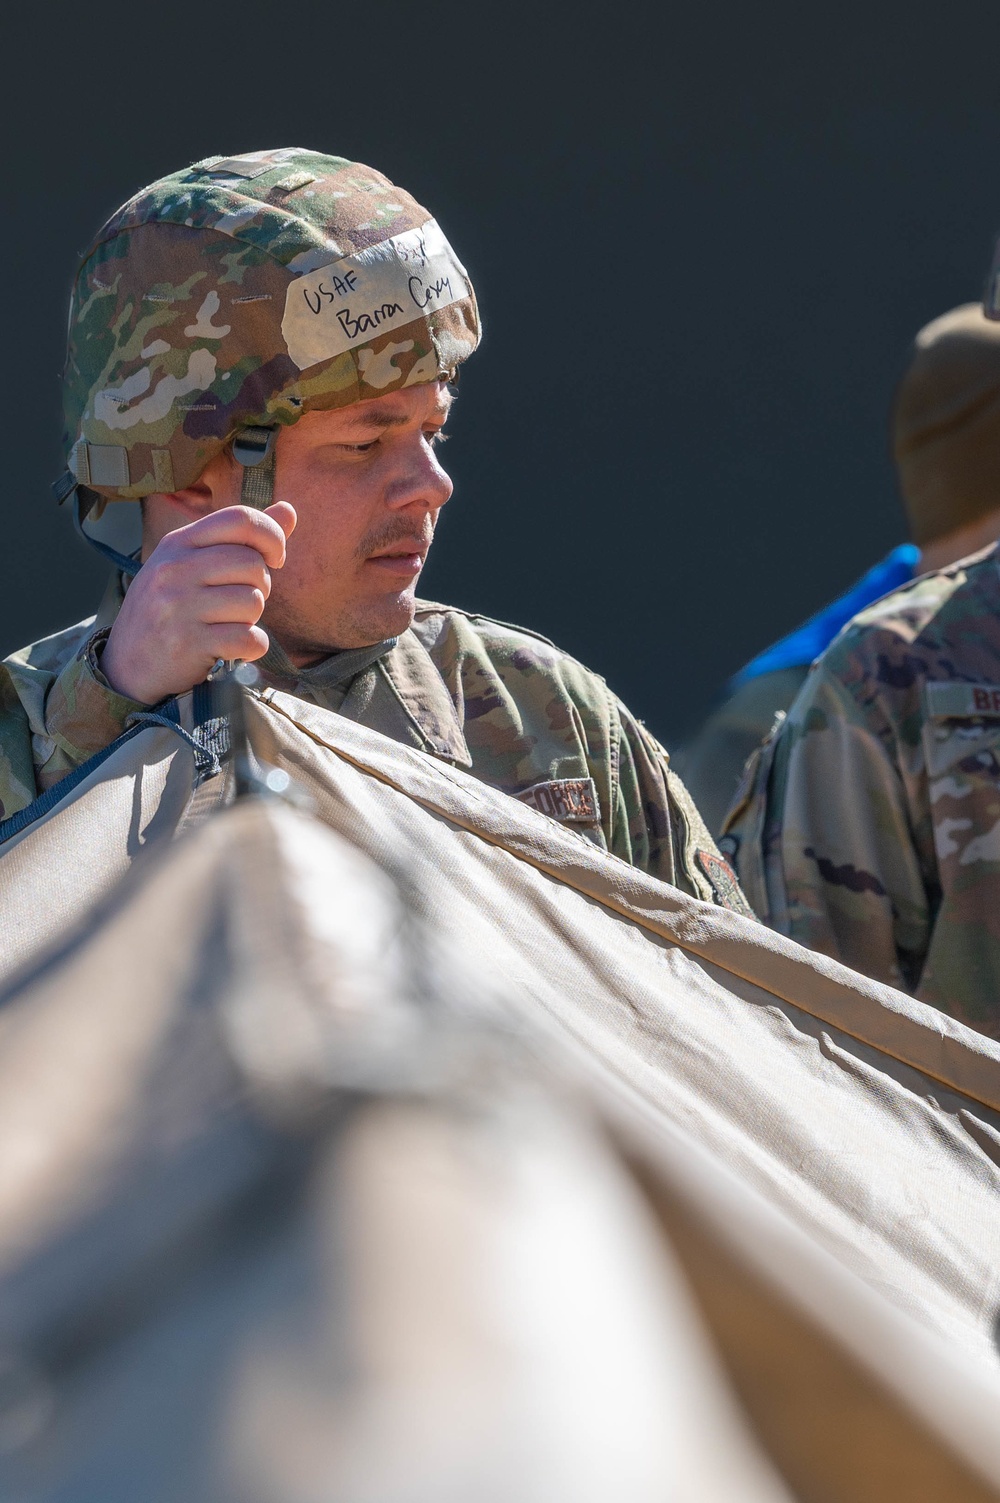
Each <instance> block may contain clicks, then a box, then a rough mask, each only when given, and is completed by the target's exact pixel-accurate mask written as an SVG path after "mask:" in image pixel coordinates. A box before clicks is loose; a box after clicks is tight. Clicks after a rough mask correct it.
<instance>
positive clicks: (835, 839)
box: [722, 662, 929, 991]
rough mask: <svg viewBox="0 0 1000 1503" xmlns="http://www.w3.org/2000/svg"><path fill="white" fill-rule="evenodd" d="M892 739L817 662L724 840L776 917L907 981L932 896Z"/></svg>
mask: <svg viewBox="0 0 1000 1503" xmlns="http://www.w3.org/2000/svg"><path fill="white" fill-rule="evenodd" d="M894 739H895V738H894V732H893V729H892V727H891V725H890V723H889V721H888V719H887V718H886V717H885V716H884V715H883V714H882V713H881V712H880V709H879V705H878V702H877V700H874V699H868V701H867V702H865V703H863V704H862V703H860V702H859V701H858V700H857V699H856V698H855V697H854V696H853V695H852V694H851V692H850V690H849V689H848V688H847V687H846V686H845V684H844V683H843V682H842V681H841V680H840V679H839V677H838V676H837V674H836V673H835V672H833V671H831V670H830V669H828V668H827V667H826V666H825V664H824V662H821V663H820V664H819V666H818V667H816V668H814V669H813V672H812V675H811V676H810V678H809V679H808V680H807V682H806V684H805V687H804V688H803V690H802V692H801V693H800V694H799V696H798V698H797V699H796V700H795V702H794V704H793V705H792V708H791V710H790V711H789V713H788V716H787V718H786V719H785V721H784V723H783V724H782V725H781V726H780V727H779V729H778V731H777V733H776V735H775V736H774V737H773V739H772V740H771V741H770V742H769V743H767V744H765V746H764V747H762V748H761V750H760V751H759V752H758V753H757V754H756V756H755V759H754V760H753V762H752V763H751V764H750V766H749V767H748V770H747V776H746V778H745V782H744V791H743V793H742V796H738V798H737V802H736V804H735V806H734V808H733V810H732V812H731V813H730V815H729V817H728V819H727V822H726V827H725V833H724V835H723V838H722V847H723V850H725V851H727V852H729V853H730V854H731V855H732V856H733V858H734V860H735V863H736V868H737V871H738V873H739V876H740V880H741V882H742V884H743V887H744V890H745V891H746V893H747V896H748V898H749V899H750V902H751V903H752V904H753V906H754V908H755V909H756V911H757V912H758V914H759V915H760V916H761V917H762V918H763V919H764V920H765V922H766V923H768V924H769V925H770V926H771V927H772V928H774V929H777V930H778V931H779V932H780V933H782V934H787V935H788V936H790V938H792V939H794V940H797V941H798V942H799V943H800V944H802V945H805V946H807V947H808V948H809V949H811V950H819V951H821V952H822V953H823V954H825V955H830V956H832V957H833V958H834V959H836V960H841V961H844V962H845V963H846V964H847V965H849V966H851V967H852V968H853V969H854V970H858V971H861V972H863V973H864V974H865V975H868V976H871V977H873V978H874V979H875V980H878V981H885V982H888V983H889V984H890V985H892V986H896V987H901V988H903V989H905V990H909V991H912V990H913V989H914V987H915V984H916V981H917V978H918V977H919V975H920V970H921V967H922V964H923V959H924V957H925V955H926V952H927V943H928V932H929V912H928V895H927V892H926V890H925V884H924V880H923V876H922V871H921V864H920V860H919V856H918V852H917V850H916V849H915V846H914V842H913V836H912V828H913V823H914V820H913V815H912V811H910V810H909V809H908V806H907V796H906V791H905V788H904V784H903V779H902V776H901V774H900V770H899V767H898V764H897V759H896V757H895V755H894Z"/></svg>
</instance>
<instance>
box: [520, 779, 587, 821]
mask: <svg viewBox="0 0 1000 1503" xmlns="http://www.w3.org/2000/svg"><path fill="white" fill-rule="evenodd" d="M514 797H515V798H516V799H517V800H518V802H519V803H522V804H530V805H531V807H532V808H533V809H537V810H538V812H539V814H547V815H548V816H549V818H550V819H558V820H559V821H560V822H561V823H562V824H566V825H598V824H600V822H601V801H600V799H599V798H598V796H597V789H596V787H595V786H594V780H593V778H553V779H552V780H551V781H550V782H547V783H534V784H532V786H531V787H530V788H525V790H524V792H523V793H517V794H515V795H514Z"/></svg>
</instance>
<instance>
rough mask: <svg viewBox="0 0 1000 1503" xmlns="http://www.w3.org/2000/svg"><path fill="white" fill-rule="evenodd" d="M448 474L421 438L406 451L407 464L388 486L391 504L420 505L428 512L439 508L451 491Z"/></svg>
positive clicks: (428, 445)
mask: <svg viewBox="0 0 1000 1503" xmlns="http://www.w3.org/2000/svg"><path fill="white" fill-rule="evenodd" d="M454 488H455V487H454V485H453V484H452V480H451V476H450V475H449V474H447V472H446V471H445V470H443V469H442V468H441V465H440V464H439V462H438V457H437V454H436V453H435V451H434V447H433V445H432V444H431V443H430V442H429V440H427V439H423V440H421V442H420V444H419V445H418V446H414V448H413V449H412V450H410V451H409V452H408V454H407V459H406V464H405V465H404V466H403V467H402V472H401V473H400V474H399V475H397V476H396V477H395V478H394V479H393V481H392V482H391V484H390V485H389V488H388V495H387V500H388V502H389V505H390V506H391V507H394V508H397V509H401V508H402V507H404V506H416V505H422V506H425V507H426V508H427V510H428V511H440V509H441V507H442V506H443V505H444V503H445V502H446V501H447V500H448V497H449V496H450V495H451V493H452V491H453V490H454Z"/></svg>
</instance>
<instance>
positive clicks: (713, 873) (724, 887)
mask: <svg viewBox="0 0 1000 1503" xmlns="http://www.w3.org/2000/svg"><path fill="white" fill-rule="evenodd" d="M697 858H698V865H699V866H700V867H701V869H702V871H703V872H704V873H705V876H706V877H707V878H708V880H709V882H710V884H711V887H712V891H713V893H714V894H715V900H716V902H717V903H719V904H721V906H722V907H723V908H732V909H733V911H734V912H736V913H743V914H745V915H746V916H747V918H755V917H756V915H755V913H754V911H753V909H752V908H751V907H750V904H749V903H748V902H747V900H746V898H745V897H744V896H743V889H742V888H741V887H740V884H739V882H737V880H736V873H735V872H734V871H733V869H732V867H731V866H730V865H729V862H728V861H727V860H726V858H725V856H720V855H718V854H717V853H716V852H715V851H698V852H697Z"/></svg>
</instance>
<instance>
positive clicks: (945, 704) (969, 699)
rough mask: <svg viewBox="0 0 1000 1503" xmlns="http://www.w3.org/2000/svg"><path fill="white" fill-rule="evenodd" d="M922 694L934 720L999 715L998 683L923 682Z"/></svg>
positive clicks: (999, 695)
mask: <svg viewBox="0 0 1000 1503" xmlns="http://www.w3.org/2000/svg"><path fill="white" fill-rule="evenodd" d="M924 695H925V697H926V701H927V712H928V714H929V715H930V716H931V718H932V719H934V720H964V719H966V718H967V717H971V716H975V715H1000V684H956V683H946V684H940V683H939V684H925V685H924Z"/></svg>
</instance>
